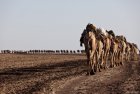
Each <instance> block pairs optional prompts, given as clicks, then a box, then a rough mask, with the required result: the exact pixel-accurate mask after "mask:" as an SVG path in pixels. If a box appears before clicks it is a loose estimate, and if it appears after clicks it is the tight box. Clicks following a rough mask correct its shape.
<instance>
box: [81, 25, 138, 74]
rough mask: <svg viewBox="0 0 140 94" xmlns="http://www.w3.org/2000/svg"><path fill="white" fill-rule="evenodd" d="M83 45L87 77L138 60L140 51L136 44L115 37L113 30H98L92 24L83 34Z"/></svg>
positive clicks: (123, 38)
mask: <svg viewBox="0 0 140 94" xmlns="http://www.w3.org/2000/svg"><path fill="white" fill-rule="evenodd" d="M83 44H84V47H85V52H86V56H87V67H88V71H87V75H93V74H95V73H96V72H97V71H101V70H102V69H106V68H108V67H111V68H112V67H115V66H119V65H123V64H124V63H125V62H129V61H130V60H137V59H138V54H139V49H138V47H137V45H136V44H135V43H130V42H128V41H127V39H126V38H125V36H123V35H115V33H114V32H113V30H109V31H108V30H104V29H103V28H97V27H96V26H95V25H93V24H91V23H89V24H88V25H87V26H86V28H85V29H84V31H83V33H82V34H81V38H80V45H81V46H82V45H83ZM107 65H109V66H107Z"/></svg>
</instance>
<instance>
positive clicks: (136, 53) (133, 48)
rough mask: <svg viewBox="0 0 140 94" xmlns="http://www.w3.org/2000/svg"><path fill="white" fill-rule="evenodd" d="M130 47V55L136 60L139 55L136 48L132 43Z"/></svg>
mask: <svg viewBox="0 0 140 94" xmlns="http://www.w3.org/2000/svg"><path fill="white" fill-rule="evenodd" d="M131 45H132V47H131V51H132V54H131V55H133V56H134V57H133V60H138V54H139V49H138V46H137V44H135V43H132V44H131Z"/></svg>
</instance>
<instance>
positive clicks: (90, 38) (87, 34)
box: [80, 29, 97, 75]
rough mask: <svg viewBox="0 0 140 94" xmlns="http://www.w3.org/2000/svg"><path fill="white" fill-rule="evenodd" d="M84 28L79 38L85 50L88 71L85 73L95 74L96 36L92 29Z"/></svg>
mask: <svg viewBox="0 0 140 94" xmlns="http://www.w3.org/2000/svg"><path fill="white" fill-rule="evenodd" d="M87 30H88V29H87ZM87 30H84V31H83V33H82V35H81V38H80V45H81V46H82V44H84V46H85V52H86V56H87V65H88V71H87V75H89V74H90V75H93V74H95V69H97V68H96V67H97V64H96V56H97V55H96V48H97V43H96V38H95V34H94V33H93V32H92V31H87Z"/></svg>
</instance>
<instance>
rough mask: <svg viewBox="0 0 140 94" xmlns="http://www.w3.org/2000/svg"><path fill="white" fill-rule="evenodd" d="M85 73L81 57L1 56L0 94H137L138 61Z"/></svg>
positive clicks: (139, 90) (83, 60)
mask: <svg viewBox="0 0 140 94" xmlns="http://www.w3.org/2000/svg"><path fill="white" fill-rule="evenodd" d="M34 59H36V60H34ZM33 60H34V61H33ZM85 74H86V60H85V56H83V55H28V56H26V55H14V56H11V55H6V56H5V55H1V56H0V94H9V93H10V94H13V93H15V94H32V93H33V94H124V93H126V94H140V61H139V62H138V61H132V62H126V63H125V64H124V66H119V67H115V68H109V69H107V70H102V72H98V73H97V74H96V75H92V76H86V75H85Z"/></svg>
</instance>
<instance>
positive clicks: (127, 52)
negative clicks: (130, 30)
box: [125, 42, 131, 62]
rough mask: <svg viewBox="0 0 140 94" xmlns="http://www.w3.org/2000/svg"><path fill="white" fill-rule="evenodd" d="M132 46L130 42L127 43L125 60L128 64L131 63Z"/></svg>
mask: <svg viewBox="0 0 140 94" xmlns="http://www.w3.org/2000/svg"><path fill="white" fill-rule="evenodd" d="M130 46H131V44H130V43H129V42H127V43H126V50H125V60H126V61H127V62H130V56H131V52H130V51H131V47H130Z"/></svg>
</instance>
